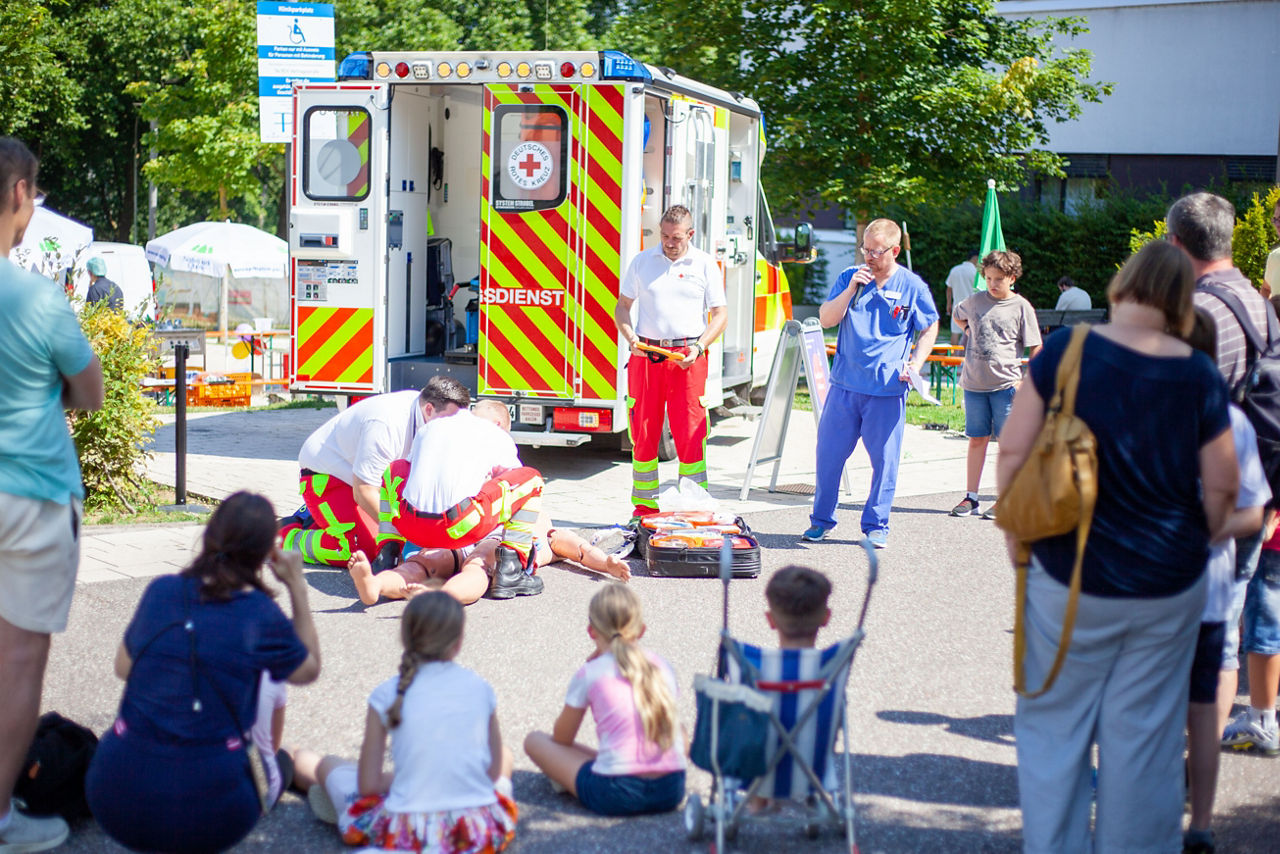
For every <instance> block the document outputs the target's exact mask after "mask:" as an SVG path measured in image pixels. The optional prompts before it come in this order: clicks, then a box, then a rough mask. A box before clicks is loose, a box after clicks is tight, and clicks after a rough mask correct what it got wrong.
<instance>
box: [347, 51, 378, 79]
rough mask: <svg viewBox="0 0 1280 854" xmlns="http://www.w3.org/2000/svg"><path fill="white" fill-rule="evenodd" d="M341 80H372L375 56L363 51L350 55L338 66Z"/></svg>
mask: <svg viewBox="0 0 1280 854" xmlns="http://www.w3.org/2000/svg"><path fill="white" fill-rule="evenodd" d="M338 79H339V80H372V79H373V54H371V53H369V52H368V51H365V50H362V51H359V52H358V53H352V54H349V55H348V56H347V57H346V58H345V59H343V60H342V62H340V63H339V64H338Z"/></svg>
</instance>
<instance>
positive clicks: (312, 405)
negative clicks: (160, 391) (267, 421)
mask: <svg viewBox="0 0 1280 854" xmlns="http://www.w3.org/2000/svg"><path fill="white" fill-rule="evenodd" d="M337 405H338V404H337V403H335V402H334V401H332V400H327V399H325V398H318V397H306V398H295V399H294V400H285V401H281V402H280V403H267V404H264V405H262V406H188V407H187V412H188V413H192V412H264V411H266V410H269V409H335V408H337ZM155 411H156V415H173V414H174V413H175V411H176V410H175V409H174V408H173V407H172V406H157V407H156V410H155Z"/></svg>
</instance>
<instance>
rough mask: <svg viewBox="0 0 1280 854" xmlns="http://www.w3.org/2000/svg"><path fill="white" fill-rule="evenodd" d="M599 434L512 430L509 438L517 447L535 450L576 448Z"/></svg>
mask: <svg viewBox="0 0 1280 854" xmlns="http://www.w3.org/2000/svg"><path fill="white" fill-rule="evenodd" d="M599 435H600V434H599V433H547V432H537V433H535V432H534V431H532V430H512V431H511V438H512V439H514V440H515V443H516V444H517V445H531V446H533V447H535V448H543V447H546V448H576V447H578V446H579V445H585V444H586V443H587V442H590V441H591V437H592V436H599Z"/></svg>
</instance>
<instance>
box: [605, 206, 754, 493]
mask: <svg viewBox="0 0 1280 854" xmlns="http://www.w3.org/2000/svg"><path fill="white" fill-rule="evenodd" d="M659 228H660V232H661V245H659V246H655V247H653V248H651V249H646V250H644V251H643V252H641V253H640V254H639V255H637V256H636V257H635V258H634V259H633V260H632V261H631V265H630V266H629V267H628V268H627V272H626V274H625V275H624V276H623V277H622V286H621V288H620V294H619V296H618V307H617V308H616V309H615V310H614V312H613V317H614V320H615V321H616V322H617V324H618V332H619V333H620V334H621V335H622V337H623V339H624V340H625V341H626V342H627V344H628V346H630V348H631V359H630V361H629V362H628V363H627V387H628V392H627V393H628V396H629V397H630V400H629V401H628V403H629V404H630V413H631V442H632V445H633V448H632V451H631V471H632V486H631V500H632V503H633V504H634V505H635V516H634V517H633V518H636V517H641V516H647V515H649V514H651V513H657V512H658V443H659V441H660V440H661V438H662V420H663V415H664V414H665V415H666V418H667V422H668V423H669V424H670V425H671V436H672V438H673V439H674V440H675V445H676V454H677V455H678V456H679V458H680V475H681V476H682V477H688V478H690V479H692V480H693V481H695V482H696V483H699V484H701V485H702V486H704V487H705V486H706V485H707V461H706V444H707V408H706V406H705V405H704V401H703V395H704V394H705V393H706V387H707V348H708V347H710V346H711V342H712V341H715V340H716V339H717V338H719V337H720V333H721V332H723V331H724V327H725V324H726V323H727V322H728V317H729V315H728V310H727V309H726V308H725V298H724V272H723V271H722V270H721V269H720V267H719V266H718V265H717V264H716V261H715V259H714V258H712V257H711V256H710V255H708V254H707V253H706V252H703V251H702V250H701V249H698V248H696V247H694V246H692V245H691V244H690V242H689V241H690V240H691V239H692V238H693V216H692V215H691V214H690V213H689V209H688V208H686V207H685V206H684V205H672V206H671V207H669V208H667V211H666V213H664V214H663V215H662V221H661V223H660V224H659ZM633 309H634V310H633ZM633 314H634V319H633ZM641 343H644V344H650V345H653V346H656V347H662V348H663V349H667V350H672V351H674V352H676V353H679V354H681V356H682V358H680V359H669V358H667V357H665V356H661V355H658V354H656V353H646V352H644V351H642V350H638V349H637V345H639V344H641Z"/></svg>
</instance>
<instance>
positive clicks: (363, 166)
mask: <svg viewBox="0 0 1280 854" xmlns="http://www.w3.org/2000/svg"><path fill="white" fill-rule="evenodd" d="M369 126H370V120H369V114H368V113H367V112H365V111H364V110H352V111H351V112H349V113H347V140H348V141H349V142H350V143H351V144H352V145H354V146H355V147H356V151H358V152H360V171H359V172H357V173H356V177H355V178H354V179H352V181H351V182H350V183H349V184H347V195H348V196H350V197H351V198H353V199H358V198H361V197H363V196H364V195H365V194H366V193H367V192H369Z"/></svg>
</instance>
